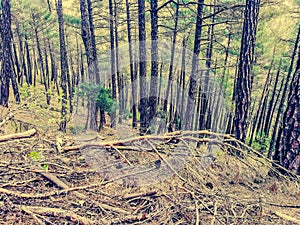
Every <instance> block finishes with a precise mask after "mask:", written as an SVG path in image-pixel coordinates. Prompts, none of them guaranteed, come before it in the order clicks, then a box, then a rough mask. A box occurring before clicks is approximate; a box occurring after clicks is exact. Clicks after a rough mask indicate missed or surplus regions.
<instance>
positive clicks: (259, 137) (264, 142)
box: [252, 132, 271, 153]
mask: <svg viewBox="0 0 300 225" xmlns="http://www.w3.org/2000/svg"><path fill="white" fill-rule="evenodd" d="M270 142H271V138H270V137H267V136H266V135H265V133H264V132H262V133H257V134H256V137H255V141H254V142H253V144H252V147H253V148H254V149H256V150H258V151H260V152H261V153H266V152H267V151H268V149H269V147H270Z"/></svg>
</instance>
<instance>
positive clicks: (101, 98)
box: [96, 87, 114, 113]
mask: <svg viewBox="0 0 300 225" xmlns="http://www.w3.org/2000/svg"><path fill="white" fill-rule="evenodd" d="M96 102H97V105H98V106H99V107H100V108H101V109H104V111H106V112H108V113H111V112H112V111H113V110H112V109H113V105H114V99H113V98H112V96H111V95H110V90H109V89H105V88H102V87H100V90H99V92H98V96H97V100H96Z"/></svg>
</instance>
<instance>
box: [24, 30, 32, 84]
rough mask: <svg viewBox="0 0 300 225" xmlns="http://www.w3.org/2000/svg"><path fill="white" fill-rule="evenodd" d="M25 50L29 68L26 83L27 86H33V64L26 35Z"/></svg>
mask: <svg viewBox="0 0 300 225" xmlns="http://www.w3.org/2000/svg"><path fill="white" fill-rule="evenodd" d="M25 49H26V60H27V68H28V74H27V77H26V82H27V84H29V85H32V64H31V56H30V50H29V46H28V40H27V36H26V35H25Z"/></svg>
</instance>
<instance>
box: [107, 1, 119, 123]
mask: <svg viewBox="0 0 300 225" xmlns="http://www.w3.org/2000/svg"><path fill="white" fill-rule="evenodd" d="M108 2H109V17H110V21H109V31H110V51H111V52H110V73H111V86H112V97H113V99H114V100H115V101H116V100H117V85H116V70H115V44H114V42H115V38H114V16H113V15H114V14H113V4H112V0H109V1H108ZM116 117H117V115H116V111H113V112H112V113H111V116H110V120H111V127H114V128H115V127H116Z"/></svg>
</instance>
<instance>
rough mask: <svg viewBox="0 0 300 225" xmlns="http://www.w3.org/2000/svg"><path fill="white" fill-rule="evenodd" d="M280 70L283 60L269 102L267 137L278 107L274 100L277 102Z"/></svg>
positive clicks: (265, 131)
mask: <svg viewBox="0 0 300 225" xmlns="http://www.w3.org/2000/svg"><path fill="white" fill-rule="evenodd" d="M280 68H281V59H280V62H279V68H278V70H277V74H276V78H275V82H274V85H273V90H272V94H271V99H270V101H269V106H268V111H267V118H266V122H265V126H264V133H265V135H266V137H268V136H269V131H270V126H271V123H272V119H273V113H274V110H273V109H274V107H275V106H276V104H274V100H275V95H276V90H277V85H278V81H279V76H280Z"/></svg>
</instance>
